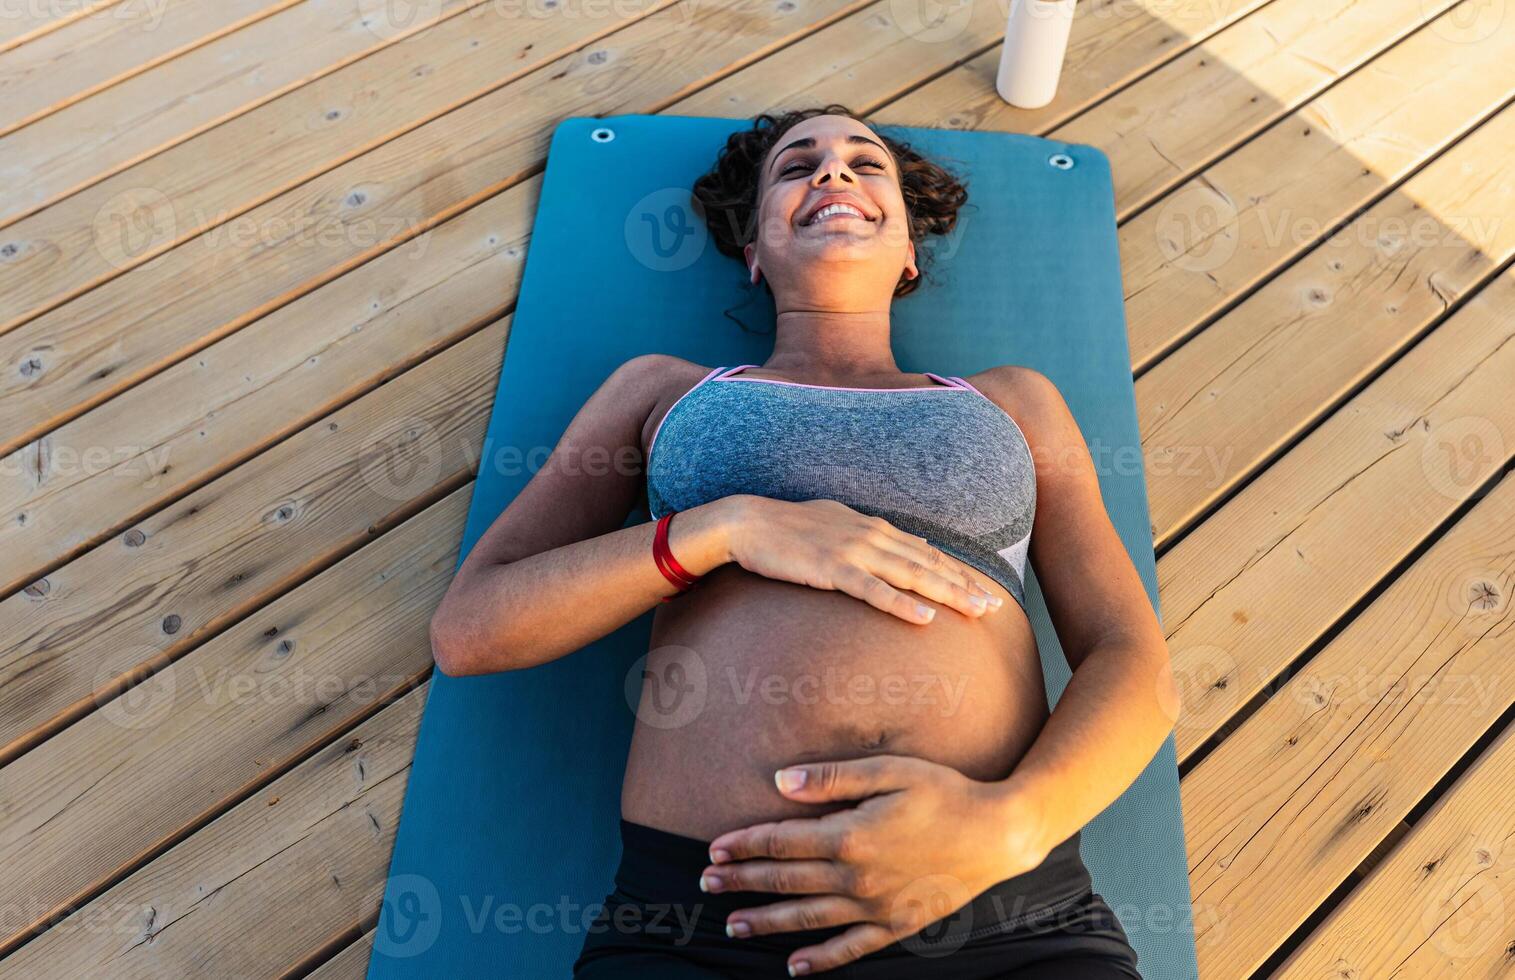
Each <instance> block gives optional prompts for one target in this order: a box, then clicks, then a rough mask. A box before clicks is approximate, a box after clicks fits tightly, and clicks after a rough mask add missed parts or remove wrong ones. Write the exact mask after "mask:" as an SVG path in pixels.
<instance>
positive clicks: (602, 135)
mask: <svg viewBox="0 0 1515 980" xmlns="http://www.w3.org/2000/svg"><path fill="white" fill-rule="evenodd" d="M589 138H590V139H592V140H594V141H595V142H596V143H609V142H610V141H611V140H613V139H615V130H613V129H610V128H609V127H607V126H600V127H598V128H596V129H594V130H591V131H590V133H589Z"/></svg>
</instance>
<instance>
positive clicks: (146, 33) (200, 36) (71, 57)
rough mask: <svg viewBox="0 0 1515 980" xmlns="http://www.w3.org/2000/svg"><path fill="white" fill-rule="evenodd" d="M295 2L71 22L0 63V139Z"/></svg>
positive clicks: (158, 7)
mask: <svg viewBox="0 0 1515 980" xmlns="http://www.w3.org/2000/svg"><path fill="white" fill-rule="evenodd" d="M299 2H300V0H220V2H219V3H206V2H205V0H167V2H166V3H157V4H144V3H128V4H123V5H122V6H121V7H120V8H119V9H120V15H119V16H116V15H112V14H111V12H109V11H107V12H105V14H104V15H101V14H96V15H95V16H93V17H85V18H83V19H81V20H77V21H74V22H73V23H71V24H69V25H68V26H66V27H64V28H61V29H60V30H56V31H53V32H52V33H51V34H48V35H46V36H45V37H41V38H38V39H37V40H35V41H33V42H32V43H30V44H28V45H26V46H24V47H22V48H20V49H18V50H16V51H14V52H12V53H11V54H9V55H7V56H6V57H5V59H4V60H3V61H0V106H4V110H3V115H0V136H4V135H5V134H7V133H10V132H13V131H14V130H16V129H19V128H21V127H22V126H25V125H27V124H28V123H31V122H35V121H36V120H38V119H40V118H42V117H43V116H45V115H48V114H49V113H53V112H57V111H58V110H59V109H62V108H64V107H65V106H68V105H71V104H73V103H75V102H78V101H79V100H80V99H84V98H87V97H89V96H90V95H93V94H94V93H96V92H99V91H102V90H104V89H106V88H109V87H110V86H111V85H113V84H115V83H117V82H121V81H124V80H126V79H128V78H130V77H132V76H133V75H138V74H141V73H142V72H144V71H147V70H148V69H150V68H152V67H154V66H155V65H160V64H162V63H164V62H166V61H170V60H172V59H173V58H175V57H177V56H178V55H181V54H183V53H185V52H186V51H190V50H192V49H194V48H196V47H198V46H200V45H202V44H205V43H206V42H208V41H212V40H214V39H215V38H218V37H223V36H225V35H227V34H230V33H231V32H233V31H236V30H238V29H239V28H242V27H245V26H247V25H248V24H250V23H253V22H254V21H256V20H259V19H260V18H263V17H267V16H268V15H270V14H272V13H275V12H277V11H279V10H281V9H283V8H284V7H288V6H289V5H290V4H293V3H299ZM174 94H175V95H181V97H182V93H177V92H176V93H174ZM0 153H4V154H5V155H6V156H7V157H9V156H10V154H9V151H8V150H7V149H6V148H5V144H4V143H0ZM12 165H14V161H12Z"/></svg>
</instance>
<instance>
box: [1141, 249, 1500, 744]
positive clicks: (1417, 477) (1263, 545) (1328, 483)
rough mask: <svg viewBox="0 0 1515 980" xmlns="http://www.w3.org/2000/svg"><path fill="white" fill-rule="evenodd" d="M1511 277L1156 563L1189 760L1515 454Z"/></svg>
mask: <svg viewBox="0 0 1515 980" xmlns="http://www.w3.org/2000/svg"><path fill="white" fill-rule="evenodd" d="M1512 339H1515V272H1510V271H1506V272H1505V273H1504V274H1503V275H1501V276H1500V277H1499V278H1498V279H1496V280H1495V281H1494V283H1492V284H1491V285H1489V286H1488V287H1486V288H1484V289H1483V290H1482V291H1481V292H1479V293H1478V295H1476V296H1474V297H1473V298H1472V299H1471V300H1470V301H1469V302H1468V303H1467V305H1466V306H1464V307H1463V308H1462V309H1460V310H1459V311H1458V312H1457V313H1456V314H1455V315H1454V316H1453V317H1452V318H1451V319H1450V320H1448V321H1447V322H1446V323H1444V324H1442V325H1441V326H1440V327H1439V328H1438V329H1437V330H1436V331H1435V332H1433V333H1432V334H1431V335H1430V336H1429V337H1427V338H1425V339H1424V340H1422V341H1420V343H1418V344H1416V345H1415V347H1413V348H1412V349H1410V350H1409V351H1408V352H1407V353H1406V354H1405V355H1404V356H1403V357H1401V358H1400V359H1399V360H1398V361H1397V362H1396V363H1395V364H1394V365H1393V366H1392V367H1390V368H1389V369H1388V370H1386V371H1385V372H1384V373H1383V374H1382V375H1381V376H1380V377H1378V378H1377V379H1375V380H1374V381H1373V383H1372V384H1370V385H1369V386H1368V387H1367V388H1365V389H1363V391H1361V392H1360V393H1358V394H1357V395H1356V396H1354V397H1353V398H1352V399H1351V400H1350V401H1348V402H1347V403H1346V404H1345V405H1343V406H1342V407H1341V408H1340V409H1339V410H1338V411H1337V412H1336V413H1335V414H1333V415H1332V416H1331V417H1330V418H1329V419H1327V420H1325V421H1324V422H1323V423H1322V424H1321V425H1320V427H1319V428H1317V429H1316V430H1315V431H1313V432H1311V433H1310V435H1309V436H1307V437H1306V438H1305V439H1304V440H1303V441H1301V442H1300V444H1299V445H1297V446H1296V447H1294V448H1293V449H1292V450H1291V451H1290V452H1289V453H1287V454H1286V455H1285V456H1283V457H1282V458H1281V459H1280V460H1279V461H1278V462H1276V463H1274V464H1273V465H1272V466H1270V467H1269V468H1268V469H1267V470H1266V471H1264V472H1263V473H1262V474H1261V475H1260V476H1258V477H1257V479H1255V480H1254V481H1252V483H1250V484H1248V485H1247V487H1246V488H1245V489H1244V490H1242V491H1241V492H1240V493H1239V494H1237V495H1236V496H1235V497H1233V498H1232V499H1231V500H1229V501H1228V502H1227V503H1226V504H1225V506H1223V507H1222V508H1221V509H1220V510H1218V511H1217V512H1216V513H1215V514H1214V515H1212V516H1211V517H1209V518H1208V519H1207V520H1206V521H1205V522H1204V523H1203V524H1201V525H1199V527H1197V528H1196V529H1195V530H1194V531H1193V532H1191V533H1190V534H1189V535H1188V536H1186V537H1185V538H1183V539H1182V540H1181V541H1179V542H1178V544H1177V545H1175V546H1174V547H1173V549H1172V550H1170V551H1169V552H1167V553H1166V554H1165V555H1163V556H1162V558H1160V559H1159V560H1158V563H1157V577H1158V588H1159V590H1160V592H1161V595H1162V617H1163V625H1164V628H1165V630H1166V632H1167V634H1168V649H1169V650H1170V651H1171V653H1172V655H1173V670H1174V674H1175V675H1176V676H1177V677H1178V678H1179V683H1180V685H1181V686H1182V687H1183V691H1184V697H1183V701H1184V712H1183V717H1182V718H1181V719H1180V721H1179V724H1178V726H1177V728H1176V729H1175V731H1174V739H1175V741H1176V743H1177V747H1178V756H1179V759H1180V760H1183V759H1187V758H1188V757H1189V756H1190V755H1191V754H1192V753H1193V752H1194V750H1195V749H1196V748H1198V747H1199V746H1200V745H1202V744H1204V742H1205V740H1206V739H1207V738H1209V736H1210V735H1211V734H1213V733H1214V732H1215V731H1216V730H1217V729H1218V728H1219V727H1220V725H1222V724H1223V723H1224V722H1225V721H1226V720H1228V719H1229V718H1230V717H1231V716H1232V715H1233V714H1234V713H1235V712H1236V711H1237V709H1239V708H1240V707H1241V706H1242V705H1245V704H1246V703H1247V702H1248V701H1249V700H1251V698H1252V697H1253V695H1255V694H1256V693H1257V692H1258V691H1259V690H1260V689H1261V688H1262V687H1263V685H1265V684H1267V683H1268V682H1269V681H1271V680H1272V679H1273V678H1274V677H1275V676H1277V675H1278V673H1279V672H1280V670H1282V668H1283V667H1284V666H1285V665H1287V664H1289V663H1291V662H1292V661H1293V660H1294V659H1295V658H1296V657H1297V656H1298V655H1299V654H1300V653H1301V652H1302V651H1304V650H1305V649H1307V648H1308V647H1309V646H1310V645H1311V644H1312V643H1314V642H1315V641H1316V640H1317V639H1318V638H1319V637H1320V636H1321V635H1322V634H1324V633H1325V632H1326V630H1328V629H1329V628H1330V627H1331V626H1332V624H1334V623H1335V622H1337V620H1338V619H1340V617H1341V616H1342V615H1344V614H1345V613H1347V612H1348V611H1349V610H1350V609H1352V607H1353V606H1354V605H1355V604H1356V603H1357V602H1358V601H1359V600H1361V598H1362V597H1363V596H1364V595H1365V594H1366V593H1367V592H1369V591H1370V590H1371V589H1372V588H1373V587H1374V586H1375V584H1376V583H1377V582H1378V581H1379V580H1380V579H1381V578H1382V577H1383V575H1384V574H1385V572H1386V571H1388V570H1389V569H1391V568H1393V567H1394V566H1395V565H1396V564H1397V563H1398V562H1400V561H1401V560H1403V559H1404V557H1405V556H1406V555H1408V554H1409V553H1411V552H1412V551H1414V550H1415V548H1416V547H1417V544H1418V543H1419V542H1420V541H1421V540H1422V539H1424V538H1425V536H1426V535H1427V534H1428V533H1430V532H1431V531H1432V530H1433V529H1434V528H1436V527H1437V526H1438V525H1439V524H1440V523H1441V522H1442V521H1444V520H1445V519H1446V518H1447V517H1448V516H1449V515H1450V514H1452V513H1453V512H1454V511H1455V510H1456V509H1457V508H1458V507H1459V506H1461V505H1462V504H1463V503H1464V502H1465V501H1467V500H1468V499H1469V498H1471V497H1472V496H1473V495H1474V494H1475V493H1477V492H1478V490H1479V487H1480V486H1482V485H1483V483H1484V482H1485V481H1486V480H1488V479H1489V478H1491V477H1492V475H1493V474H1495V473H1497V472H1498V471H1499V470H1500V469H1501V468H1502V467H1504V466H1505V465H1506V464H1507V463H1508V461H1509V460H1510V458H1511V456H1512V454H1515V400H1512V399H1510V398H1509V397H1508V393H1509V384H1510V380H1509V379H1510V378H1512V377H1515V343H1511V342H1510V341H1511V340H1512Z"/></svg>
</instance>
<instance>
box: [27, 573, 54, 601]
mask: <svg viewBox="0 0 1515 980" xmlns="http://www.w3.org/2000/svg"><path fill="white" fill-rule="evenodd" d="M52 590H53V586H52V583H50V582H48V580H47V579H45V578H39V579H37V581H35V582H33V583H32V584H31V585H28V586H27V587H26V588H25V589H24V590H23V591H24V592H25V593H26V594H27V595H29V596H31V597H32V598H33V599H40V598H42V597H43V596H45V595H47V594H48V593H49V592H51V591H52Z"/></svg>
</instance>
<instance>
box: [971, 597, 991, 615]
mask: <svg viewBox="0 0 1515 980" xmlns="http://www.w3.org/2000/svg"><path fill="white" fill-rule="evenodd" d="M968 601H969V602H971V603H973V608H974V609H977V610H978V611H979V612H983V611H984V610H985V609H988V608H989V597H988V596H985V595H970V596H969V597H968Z"/></svg>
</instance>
